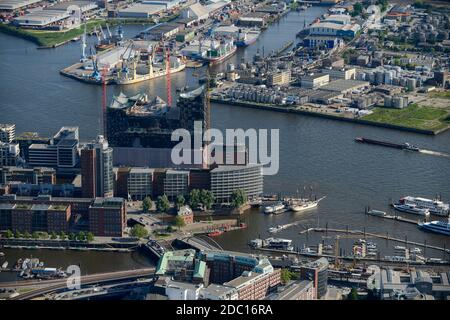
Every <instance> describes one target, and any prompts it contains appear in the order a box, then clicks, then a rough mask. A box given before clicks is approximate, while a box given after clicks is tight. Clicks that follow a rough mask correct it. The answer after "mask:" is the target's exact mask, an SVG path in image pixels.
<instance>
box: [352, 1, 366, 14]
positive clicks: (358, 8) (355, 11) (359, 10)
mask: <svg viewBox="0 0 450 320" xmlns="http://www.w3.org/2000/svg"><path fill="white" fill-rule="evenodd" d="M363 9H364V8H363V5H362V4H361V3H360V2H356V3H355V4H354V5H353V11H352V13H351V15H352V16H353V17H356V16H359V15H361V14H362V12H363Z"/></svg>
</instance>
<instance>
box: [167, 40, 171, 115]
mask: <svg viewBox="0 0 450 320" xmlns="http://www.w3.org/2000/svg"><path fill="white" fill-rule="evenodd" d="M166 90H167V105H168V107H169V108H170V107H171V106H172V82H171V80H170V48H169V47H168V46H167V47H166Z"/></svg>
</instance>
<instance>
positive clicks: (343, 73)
mask: <svg viewBox="0 0 450 320" xmlns="http://www.w3.org/2000/svg"><path fill="white" fill-rule="evenodd" d="M322 73H324V74H328V75H330V79H332V80H335V79H344V80H355V79H356V69H355V68H325V69H322Z"/></svg>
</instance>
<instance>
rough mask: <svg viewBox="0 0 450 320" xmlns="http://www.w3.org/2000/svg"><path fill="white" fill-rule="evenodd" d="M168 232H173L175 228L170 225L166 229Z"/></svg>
mask: <svg viewBox="0 0 450 320" xmlns="http://www.w3.org/2000/svg"><path fill="white" fill-rule="evenodd" d="M166 231H167V232H172V231H173V227H172V226H171V225H170V224H169V225H168V226H167V228H166Z"/></svg>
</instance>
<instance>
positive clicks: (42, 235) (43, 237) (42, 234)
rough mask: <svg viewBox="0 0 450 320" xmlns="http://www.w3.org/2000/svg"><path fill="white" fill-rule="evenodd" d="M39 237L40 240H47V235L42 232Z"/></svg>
mask: <svg viewBox="0 0 450 320" xmlns="http://www.w3.org/2000/svg"><path fill="white" fill-rule="evenodd" d="M39 237H40V238H42V239H48V233H47V232H45V231H44V232H41V233H40V235H39Z"/></svg>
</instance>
